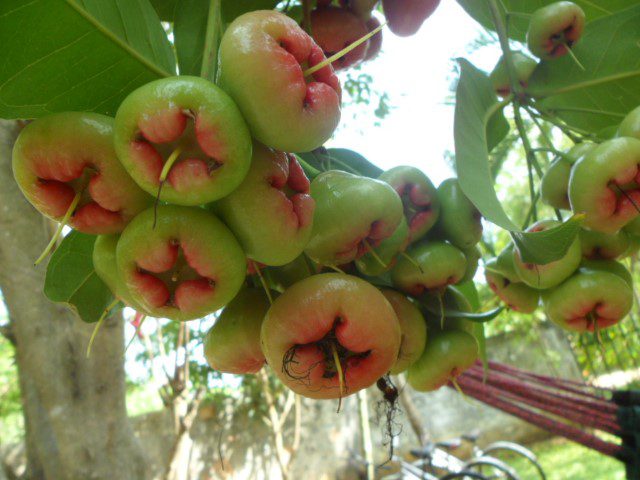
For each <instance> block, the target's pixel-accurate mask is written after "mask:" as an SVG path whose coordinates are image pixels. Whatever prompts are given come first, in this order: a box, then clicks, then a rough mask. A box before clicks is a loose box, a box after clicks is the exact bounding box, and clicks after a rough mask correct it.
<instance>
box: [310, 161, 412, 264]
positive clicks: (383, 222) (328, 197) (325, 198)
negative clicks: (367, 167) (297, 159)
mask: <svg viewBox="0 0 640 480" xmlns="http://www.w3.org/2000/svg"><path fill="white" fill-rule="evenodd" d="M311 196H312V197H313V199H314V200H315V201H316V210H315V215H314V219H313V229H312V231H311V239H310V240H309V243H308V244H307V247H306V249H305V253H306V254H307V255H308V256H309V257H310V258H311V259H312V260H314V261H316V262H318V263H320V264H322V265H341V264H344V263H349V262H351V261H353V260H355V259H357V258H359V257H361V256H362V255H364V254H365V253H366V252H367V250H368V249H369V247H371V248H374V249H375V248H376V247H377V246H378V245H379V244H380V242H382V240H384V239H386V238H388V237H390V236H391V235H393V233H394V232H395V231H396V229H397V228H398V225H400V220H401V219H402V201H401V200H400V197H398V194H397V193H396V192H395V190H394V189H393V188H392V187H391V186H390V185H389V184H387V183H385V182H382V181H380V180H374V179H372V178H368V177H360V176H358V175H353V174H351V173H347V172H342V171H338V170H330V171H328V172H324V173H321V174H320V175H318V176H317V177H316V178H314V179H313V181H312V182H311Z"/></svg>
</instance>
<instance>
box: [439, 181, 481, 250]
mask: <svg viewBox="0 0 640 480" xmlns="http://www.w3.org/2000/svg"><path fill="white" fill-rule="evenodd" d="M438 198H439V199H440V217H439V218H438V222H437V223H436V228H437V229H438V230H439V233H441V234H442V235H443V236H444V238H445V239H446V240H449V241H450V242H451V243H452V244H453V245H455V246H456V247H458V248H462V249H467V248H471V247H473V246H474V245H475V244H476V243H478V242H479V241H480V239H482V217H481V215H480V212H479V211H478V209H477V208H476V207H475V205H473V203H471V201H470V200H469V199H468V198H467V197H466V196H465V194H464V193H463V192H462V188H460V184H459V183H458V180H457V179H456V178H449V179H447V180H445V181H444V182H442V183H441V184H440V186H439V187H438Z"/></svg>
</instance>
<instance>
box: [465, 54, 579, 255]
mask: <svg viewBox="0 0 640 480" xmlns="http://www.w3.org/2000/svg"><path fill="white" fill-rule="evenodd" d="M459 63H460V67H461V73H460V81H459V82H458V88H457V90H456V108H455V118H454V140H455V148H456V170H457V173H458V181H459V183H460V187H461V188H462V191H463V192H464V193H465V195H466V196H467V197H468V198H469V200H471V202H473V204H474V205H475V206H476V207H477V208H478V210H479V211H480V213H481V214H482V216H483V217H484V218H486V219H487V220H489V221H490V222H492V223H495V224H496V225H498V226H499V227H502V228H504V229H505V230H509V231H510V232H511V234H512V236H513V237H514V240H515V241H516V243H517V245H518V248H519V249H520V252H521V254H522V259H523V260H524V261H525V262H531V263H537V264H540V265H544V264H547V263H550V262H552V261H554V260H558V259H559V258H561V257H562V256H564V254H565V253H566V251H567V249H568V248H569V245H571V242H572V241H573V239H574V238H575V236H576V235H577V233H578V228H577V227H576V224H577V225H579V224H580V222H581V219H580V218H578V217H575V218H574V219H572V220H570V221H568V222H565V223H564V224H562V225H560V226H558V227H555V228H552V229H550V230H547V231H546V232H545V233H547V235H543V236H541V235H539V232H535V233H525V232H522V229H520V228H519V227H518V226H517V225H516V224H515V223H514V222H513V221H512V220H511V219H510V218H509V216H508V215H507V214H506V212H505V211H504V209H503V208H502V205H501V204H500V201H499V200H498V196H497V194H496V191H495V187H494V178H493V174H492V172H491V168H490V165H489V154H488V152H489V149H488V138H487V125H488V124H489V122H490V121H493V122H498V121H504V122H506V120H505V119H504V117H503V116H502V114H501V113H498V112H499V111H500V110H501V108H500V103H499V102H498V99H497V97H496V95H495V93H494V91H493V88H492V86H491V82H490V81H489V78H488V77H487V75H486V74H485V73H484V72H482V71H480V70H478V69H477V68H476V67H474V66H473V65H472V64H471V63H469V62H468V61H467V60H465V59H459ZM492 117H493V119H492ZM494 128H496V127H494Z"/></svg>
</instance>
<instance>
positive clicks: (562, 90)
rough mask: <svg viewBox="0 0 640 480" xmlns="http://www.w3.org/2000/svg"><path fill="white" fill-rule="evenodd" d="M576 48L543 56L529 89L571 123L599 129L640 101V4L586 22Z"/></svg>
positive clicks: (541, 105)
mask: <svg viewBox="0 0 640 480" xmlns="http://www.w3.org/2000/svg"><path fill="white" fill-rule="evenodd" d="M573 52H574V53H575V55H576V57H578V59H579V60H580V62H581V63H582V64H583V65H584V70H582V69H581V68H580V67H578V65H577V64H576V63H575V61H573V59H572V58H571V57H570V56H569V55H565V56H564V57H561V58H558V59H555V60H553V61H549V62H542V63H541V64H540V65H539V66H538V68H536V70H535V71H534V73H533V75H532V77H531V79H530V80H529V85H528V87H527V93H528V94H530V95H532V96H534V97H536V98H538V99H539V101H538V106H539V108H541V109H543V110H546V111H548V112H549V113H551V114H554V113H555V114H557V115H558V116H559V117H560V118H562V119H563V120H565V122H567V123H568V124H569V125H571V126H574V127H577V128H580V129H583V130H587V131H588V132H591V133H599V132H600V131H602V130H603V129H606V128H607V127H611V125H616V124H618V123H620V121H621V120H622V118H623V117H624V116H625V115H626V114H627V113H628V112H629V111H630V110H632V109H633V108H635V107H637V106H638V104H640V5H636V6H635V7H634V8H631V9H628V10H626V11H623V12H619V13H617V14H615V15H612V16H608V17H603V18H601V19H599V20H596V21H595V22H592V23H590V24H589V25H587V28H586V30H585V33H584V35H583V37H582V39H581V40H580V41H579V42H578V43H577V44H576V45H575V46H574V47H573Z"/></svg>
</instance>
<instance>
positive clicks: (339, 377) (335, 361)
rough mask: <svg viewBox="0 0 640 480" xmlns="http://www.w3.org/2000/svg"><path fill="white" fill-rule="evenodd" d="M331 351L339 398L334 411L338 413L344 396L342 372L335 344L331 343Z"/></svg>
mask: <svg viewBox="0 0 640 480" xmlns="http://www.w3.org/2000/svg"><path fill="white" fill-rule="evenodd" d="M331 353H332V354H333V363H335V366H336V371H337V373H338V382H340V399H339V400H338V410H337V411H336V413H340V407H341V406H342V397H344V394H345V392H344V390H345V389H344V372H343V371H342V365H341V364H340V357H339V356H338V350H336V346H335V344H333V343H332V344H331Z"/></svg>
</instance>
